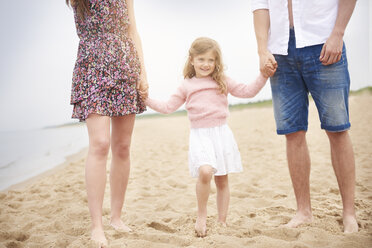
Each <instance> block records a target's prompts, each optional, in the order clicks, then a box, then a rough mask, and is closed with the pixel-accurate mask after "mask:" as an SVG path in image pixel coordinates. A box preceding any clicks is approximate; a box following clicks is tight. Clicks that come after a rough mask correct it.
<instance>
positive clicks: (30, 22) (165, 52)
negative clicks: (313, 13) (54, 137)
mask: <svg viewBox="0 0 372 248" xmlns="http://www.w3.org/2000/svg"><path fill="white" fill-rule="evenodd" d="M134 2H135V12H136V19H137V27H138V30H139V33H140V35H141V38H142V42H143V49H144V52H145V61H146V67H147V71H148V78H149V83H150V87H151V89H150V94H151V96H153V97H155V98H158V99H164V100H166V99H167V98H168V96H169V95H170V94H171V93H172V92H173V91H174V90H175V88H176V87H177V85H178V83H179V82H180V81H181V79H182V69H183V65H184V62H185V59H186V55H187V51H188V48H189V46H190V44H191V42H192V41H193V40H194V39H195V38H197V37H199V36H209V37H211V38H214V39H215V40H217V41H218V42H219V44H220V45H221V48H222V53H223V57H224V62H225V64H226V65H227V71H226V72H227V74H228V75H229V76H230V77H232V78H234V79H236V80H237V81H240V82H249V81H250V80H252V79H253V78H255V76H256V75H257V73H258V56H257V54H256V41H255V36H254V30H253V22H252V19H253V17H252V13H251V10H250V1H245V0H229V1H227V0H202V1H201V0H187V1H186V0H184V1H180V0H179V1H174V0H156V1H150V0H136V1H134ZM371 10H372V4H371V2H370V1H368V0H359V1H358V2H357V7H356V9H355V12H354V14H353V17H352V19H351V21H350V23H349V25H348V28H347V32H346V34H345V42H346V47H347V49H348V57H349V69H350V74H351V78H352V85H351V89H352V90H356V89H359V88H362V87H365V86H368V85H369V86H371V85H372V80H371V72H372V69H371V66H372V65H371V61H372V60H371V56H372V49H371V39H372V37H371V31H370V26H371V23H372V17H371ZM0 30H1V39H0V54H1V57H0V113H1V122H0V132H5V131H15V130H25V129H26V130H28V129H34V128H42V127H46V126H51V125H60V124H65V123H69V122H72V120H71V119H70V116H71V110H72V107H71V106H70V105H69V100H70V87H71V77H72V70H73V66H74V62H75V59H76V52H77V46H78V38H77V36H76V31H75V26H74V21H73V15H72V10H71V9H69V8H68V7H67V6H66V5H65V1H63V0H33V1H29V0H13V1H6V0H1V8H0ZM270 98H271V92H270V87H269V85H266V86H265V88H264V89H263V90H262V92H260V93H259V95H258V96H257V97H256V98H254V99H252V100H253V101H257V100H262V99H270ZM247 101H248V100H239V99H236V98H231V99H230V103H238V102H247Z"/></svg>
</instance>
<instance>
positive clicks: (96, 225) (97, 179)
mask: <svg viewBox="0 0 372 248" xmlns="http://www.w3.org/2000/svg"><path fill="white" fill-rule="evenodd" d="M86 123H87V127H88V135H89V151H88V157H87V161H86V166H85V181H86V188H87V195H88V207H89V212H90V216H91V218H92V236H91V238H92V240H94V241H97V242H99V243H102V244H106V243H107V240H106V237H105V234H104V232H103V224H102V204H103V197H104V193H105V186H106V161H107V155H108V151H109V149H110V118H109V117H107V116H100V115H97V114H91V115H89V117H88V118H87V120H86Z"/></svg>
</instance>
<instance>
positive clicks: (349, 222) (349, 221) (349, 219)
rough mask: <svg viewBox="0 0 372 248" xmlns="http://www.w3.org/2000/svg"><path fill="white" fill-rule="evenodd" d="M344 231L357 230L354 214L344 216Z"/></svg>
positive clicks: (351, 231) (352, 231)
mask: <svg viewBox="0 0 372 248" xmlns="http://www.w3.org/2000/svg"><path fill="white" fill-rule="evenodd" d="M343 224H344V233H354V232H358V228H359V227H358V222H357V221H356V218H355V216H351V215H350V216H344V218H343Z"/></svg>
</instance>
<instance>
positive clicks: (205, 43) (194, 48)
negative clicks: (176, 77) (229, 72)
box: [183, 37, 227, 94]
mask: <svg viewBox="0 0 372 248" xmlns="http://www.w3.org/2000/svg"><path fill="white" fill-rule="evenodd" d="M208 51H213V52H214V54H215V56H216V61H215V63H216V67H215V68H214V71H213V72H212V75H211V77H212V78H213V80H214V81H216V83H217V85H218V87H219V90H220V92H221V94H227V86H226V83H225V81H224V79H225V75H224V67H223V62H222V55H221V49H220V46H219V45H218V43H217V42H216V41H215V40H213V39H210V38H207V37H201V38H197V39H196V40H195V41H194V42H193V43H192V44H191V47H190V49H189V57H188V59H187V61H186V64H185V67H184V69H183V76H184V78H192V77H194V76H195V68H194V66H193V65H192V64H191V62H192V60H193V59H194V57H195V56H198V55H201V54H204V53H206V52H208Z"/></svg>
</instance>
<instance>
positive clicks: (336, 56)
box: [319, 34, 344, 65]
mask: <svg viewBox="0 0 372 248" xmlns="http://www.w3.org/2000/svg"><path fill="white" fill-rule="evenodd" d="M343 45H344V44H343V40H342V36H337V35H333V34H331V36H330V37H329V38H328V40H327V41H326V43H324V45H323V48H322V51H321V52H320V57H319V60H320V62H322V64H323V65H331V64H334V63H336V62H338V61H339V60H340V59H341V56H342V47H343Z"/></svg>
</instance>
